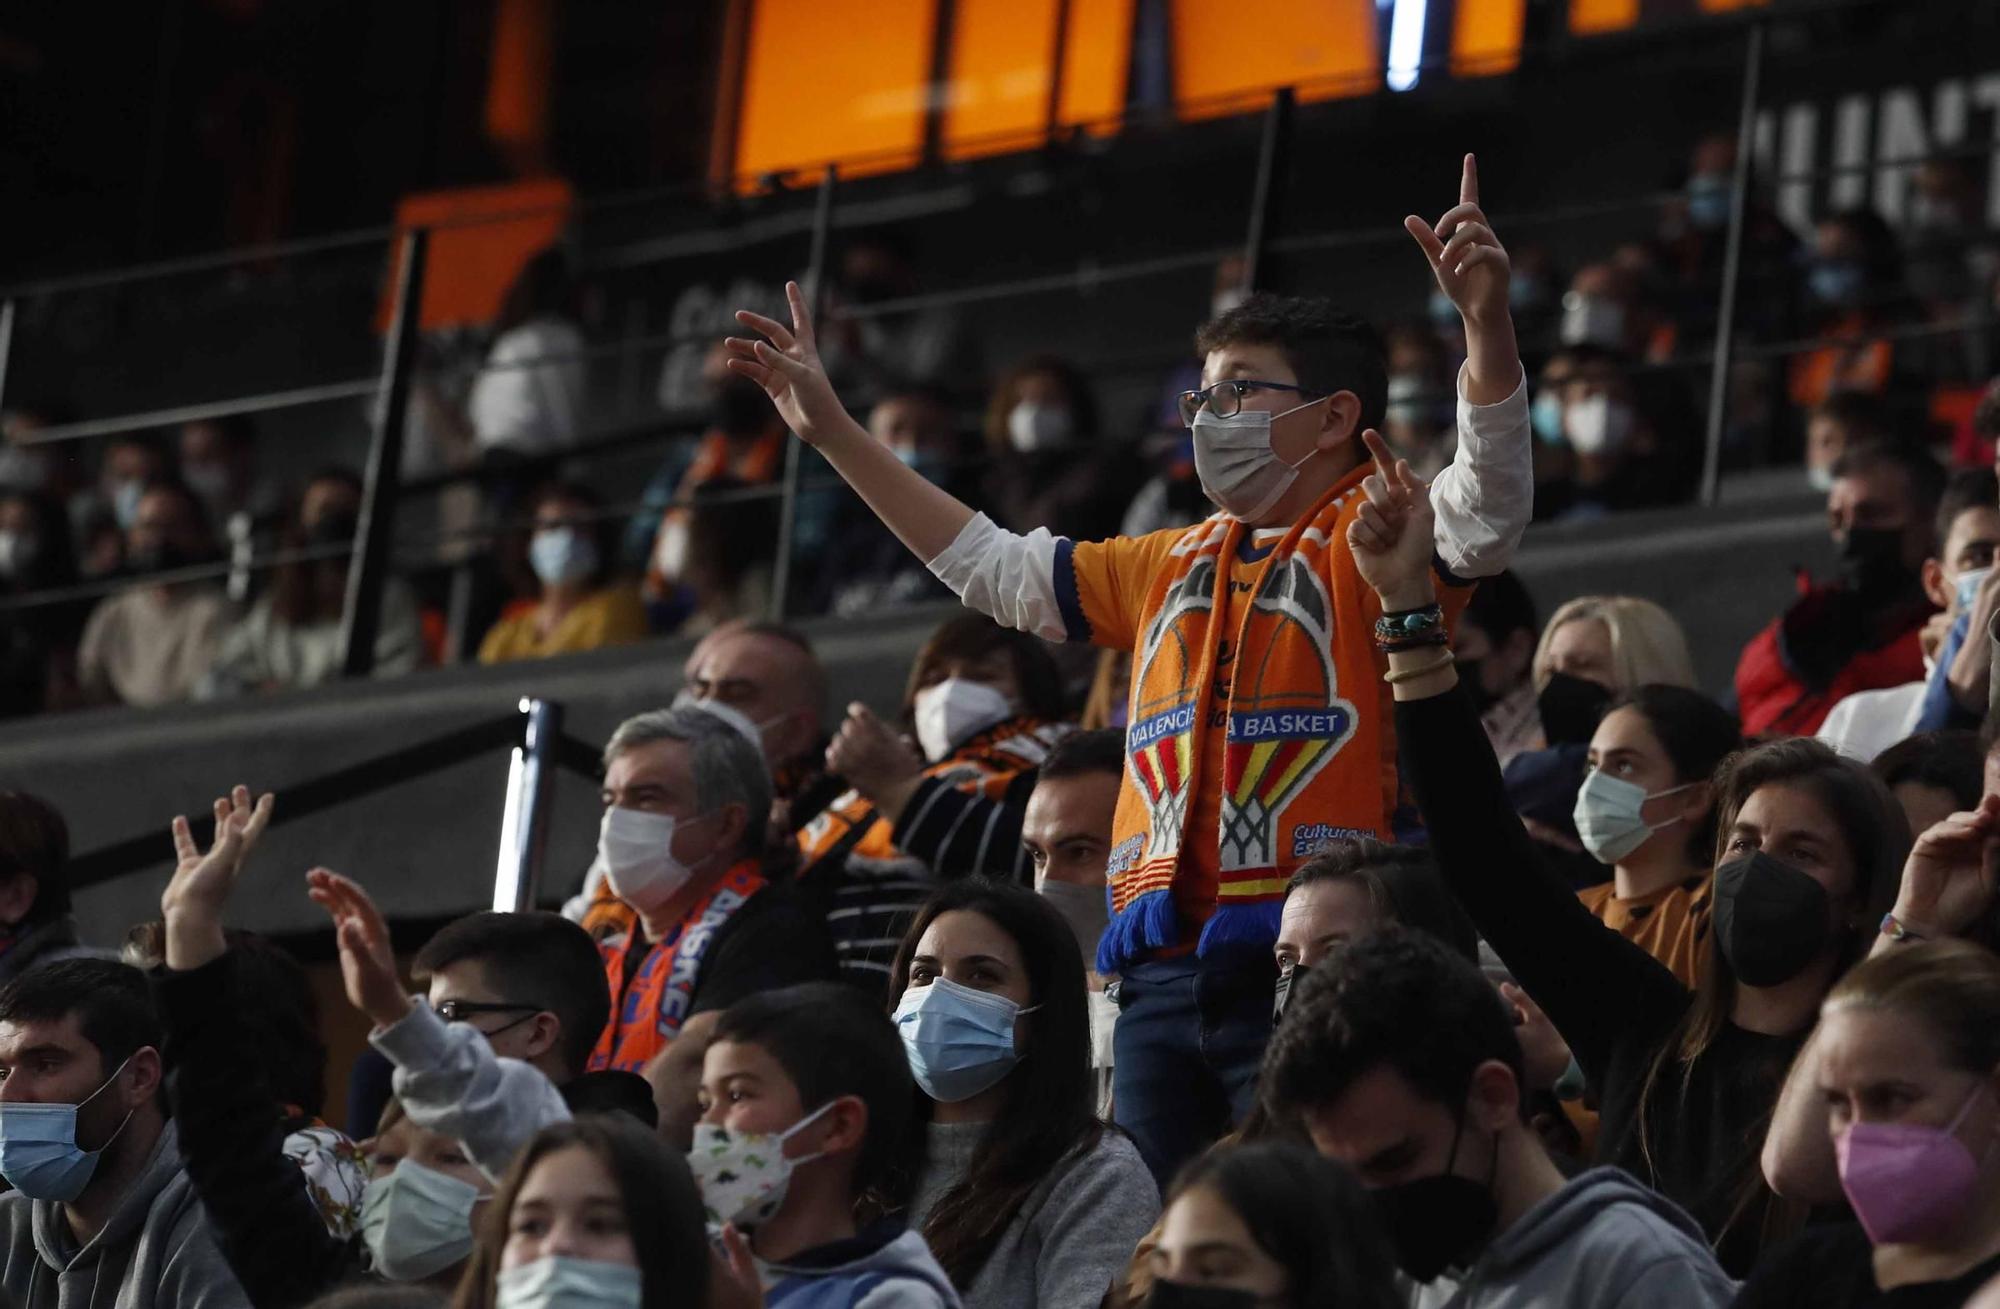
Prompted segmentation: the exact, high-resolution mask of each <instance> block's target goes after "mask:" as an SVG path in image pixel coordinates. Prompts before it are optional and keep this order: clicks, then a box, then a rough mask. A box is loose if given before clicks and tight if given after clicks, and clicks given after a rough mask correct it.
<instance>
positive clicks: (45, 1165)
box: [0, 1057, 132, 1204]
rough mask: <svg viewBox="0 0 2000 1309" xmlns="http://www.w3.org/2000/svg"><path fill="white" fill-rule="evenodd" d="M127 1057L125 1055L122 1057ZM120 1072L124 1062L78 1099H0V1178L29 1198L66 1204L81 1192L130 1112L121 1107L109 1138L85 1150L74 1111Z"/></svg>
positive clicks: (130, 1115)
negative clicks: (122, 1115)
mask: <svg viewBox="0 0 2000 1309" xmlns="http://www.w3.org/2000/svg"><path fill="white" fill-rule="evenodd" d="M131 1062H132V1061H131V1059H130V1058H129V1057H128V1058H127V1059H126V1060H125V1063H127V1064H129V1063H131ZM124 1071H125V1064H119V1065H118V1070H117V1072H114V1073H112V1074H111V1076H109V1077H107V1078H105V1079H104V1086H100V1087H98V1088H97V1089H96V1090H95V1091H92V1092H91V1093H90V1094H89V1095H87V1096H85V1097H83V1099H82V1101H80V1102H79V1103H77V1104H29V1103H26V1102H8V1103H0V1177H4V1178H6V1179H7V1184H8V1185H9V1186H11V1187H13V1188H14V1189H15V1190H16V1191H19V1192H20V1193H21V1194H22V1195H25V1196H27V1197H28V1198H29V1199H30V1200H50V1201H54V1202H56V1203H59V1204H67V1203H69V1202H70V1201H71V1200H74V1199H76V1197H78V1196H79V1195H82V1194H83V1188H84V1187H86V1186H89V1185H90V1179H91V1177H92V1175H94V1174H95V1173H96V1172H97V1161H98V1159H99V1158H101V1157H102V1156H103V1154H104V1152H105V1151H106V1150H108V1149H110V1148H111V1142H112V1141H116V1140H117V1139H118V1136H119V1133H120V1132H123V1131H124V1130H125V1124H126V1123H129V1122H131V1121H132V1113H131V1111H130V1110H127V1111H126V1114H125V1119H124V1122H121V1123H119V1124H118V1131H116V1132H113V1133H112V1134H111V1140H109V1141H106V1142H105V1143H104V1144H103V1145H101V1146H99V1147H98V1148H97V1149H95V1150H86V1149H84V1148H83V1147H82V1146H80V1145H78V1144H77V1143H76V1115H77V1111H78V1110H80V1109H82V1108H83V1106H84V1105H87V1104H89V1103H90V1102H91V1101H92V1100H95V1099H96V1098H97V1097H98V1096H100V1095H102V1094H103V1093H104V1087H105V1086H109V1085H111V1084H112V1083H113V1082H115V1081H117V1080H118V1074H119V1073H122V1072H124Z"/></svg>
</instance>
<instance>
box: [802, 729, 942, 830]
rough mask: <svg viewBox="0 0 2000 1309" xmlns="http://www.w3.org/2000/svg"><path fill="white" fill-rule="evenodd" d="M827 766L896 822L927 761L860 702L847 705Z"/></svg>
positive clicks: (829, 748) (921, 776) (827, 753)
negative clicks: (845, 715)
mask: <svg viewBox="0 0 2000 1309" xmlns="http://www.w3.org/2000/svg"><path fill="white" fill-rule="evenodd" d="M826 767H827V771H828V772H830V773H833V774H835V775H837V776H839V777H844V778H846V779H847V784H848V785H849V786H852V787H853V788H854V789H855V790H857V791H859V792H860V793H861V794H862V795H863V796H864V797H866V798H867V799H868V800H869V801H870V802H871V803H872V804H874V806H875V808H876V810H877V811H878V812H880V813H881V814H882V815H883V816H884V817H886V818H888V819H889V821H890V822H894V821H896V819H897V818H899V817H901V816H902V812H903V805H904V804H906V803H908V801H909V798H910V795H911V794H912V793H913V792H914V791H915V790H916V789H917V783H918V782H920V781H921V780H923V772H924V761H923V760H922V759H920V758H919V757H918V756H917V752H916V751H915V750H913V749H911V748H910V743H909V742H908V741H905V740H904V739H903V738H902V737H901V736H900V735H898V734H897V733H895V732H893V731H891V730H890V728H889V725H888V724H887V723H885V722H883V721H882V720H881V719H880V718H878V717H876V716H875V712H874V710H872V709H870V708H869V707H868V706H867V705H865V704H861V703H859V702H857V703H854V704H851V705H849V706H847V717H846V719H845V720H843V721H842V722H841V724H840V730H839V731H837V732H835V733H834V736H833V742H832V744H830V745H828V746H827V748H826Z"/></svg>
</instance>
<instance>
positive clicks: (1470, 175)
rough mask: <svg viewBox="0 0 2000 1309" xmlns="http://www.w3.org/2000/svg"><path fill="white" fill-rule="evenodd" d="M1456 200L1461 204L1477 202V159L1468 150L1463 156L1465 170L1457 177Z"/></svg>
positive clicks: (1474, 203)
mask: <svg viewBox="0 0 2000 1309" xmlns="http://www.w3.org/2000/svg"><path fill="white" fill-rule="evenodd" d="M1458 202H1459V203H1460V204H1462V205H1476V204H1478V203H1479V161H1478V160H1477V159H1475V158H1473V156H1472V155H1471V153H1470V152H1468V153H1467V154H1466V156H1465V171H1464V172H1463V173H1461V174H1460V175H1459V179H1458Z"/></svg>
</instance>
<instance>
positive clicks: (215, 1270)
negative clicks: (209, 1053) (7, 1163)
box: [0, 1122, 250, 1309]
mask: <svg viewBox="0 0 2000 1309" xmlns="http://www.w3.org/2000/svg"><path fill="white" fill-rule="evenodd" d="M178 1141H179V1138H178V1136H177V1134H176V1133H175V1130H174V1125H173V1124H172V1123H171V1122H169V1123H168V1124H167V1126H166V1130H165V1131H163V1132H161V1133H160V1140H159V1144H158V1145H157V1146H155V1147H154V1149H153V1156H152V1158H151V1159H150V1160H149V1161H148V1162H147V1164H146V1169H145V1171H144V1172H142V1173H140V1174H139V1176H138V1179H137V1180H136V1181H134V1182H133V1183H132V1186H131V1189H130V1190H128V1191H126V1193H125V1196H124V1198H123V1199H122V1200H120V1201H119V1203H118V1207H117V1208H116V1209H114V1210H113V1211H112V1213H111V1218H110V1221H109V1222H107V1223H105V1224H104V1230H103V1231H101V1232H99V1233H98V1234H97V1235H96V1236H95V1237H93V1238H91V1240H90V1241H89V1242H88V1243H87V1244H85V1245H83V1246H81V1247H79V1246H78V1245H77V1244H76V1238H75V1237H74V1236H73V1235H71V1233H70V1230H69V1220H68V1219H67V1218H65V1217H64V1216H63V1210H62V1206H61V1205H60V1204H56V1203H53V1202H51V1201H47V1200H30V1199H28V1197H26V1196H24V1195H22V1194H21V1193H20V1192H18V1191H10V1192H8V1193H7V1194H6V1195H0V1237H4V1239H5V1241H6V1247H5V1248H4V1249H0V1303H4V1304H6V1305H7V1306H8V1307H9V1309H155V1307H156V1306H157V1309H250V1298H249V1297H248V1296H247V1295H245V1294H244V1292H243V1288H242V1287H241V1286H239V1285H238V1284H237V1282H236V1276H235V1274H233V1273H231V1272H230V1271H229V1265H228V1264H227V1263H225V1262H224V1261H223V1258H222V1253H221V1251H219V1250H217V1249H216V1248H215V1241H214V1239H213V1238H212V1237H211V1235H210V1233H209V1228H208V1214H207V1213H206V1211H204V1210H203V1209H202V1207H201V1203H200V1201H198V1200H197V1199H196V1198H195V1193H194V1186H193V1185H192V1184H191V1183H190V1182H189V1181H188V1178H187V1174H186V1173H185V1172H183V1171H181V1156H180V1148H179V1144H178Z"/></svg>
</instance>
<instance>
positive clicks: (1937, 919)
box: [1895, 795, 2000, 936]
mask: <svg viewBox="0 0 2000 1309" xmlns="http://www.w3.org/2000/svg"><path fill="white" fill-rule="evenodd" d="M1996 878H2000V795H1989V796H1987V797H1986V798H1985V799H1984V800H1981V801H1980V802H1979V807H1978V808H1977V809H1973V810H1969V811H1967V812H1965V813H1958V814H1952V815H1951V816H1949V817H1947V818H1944V819H1941V820H1939V821H1938V823H1937V824H1936V825H1935V826H1933V827H1932V828H1931V829H1930V830H1929V831H1927V832H1925V833H1923V834H1922V835H1921V836H1919V837H1918V838H1917V842H1916V844H1915V845H1913V846H1911V847H1910V857H1909V860H1908V862H1906V863H1905V864H1904V865H1903V885H1902V889H1901V891H1900V892H1899V893H1898V894H1897V896H1896V908H1895V914H1896V919H1897V921H1898V922H1901V923H1902V924H1903V925H1904V926H1905V927H1907V928H1909V929H1910V930H1912V931H1914V932H1917V933H1919V934H1920V935H1923V936H1955V935H1957V934H1959V933H1960V932H1963V931H1965V930H1966V929H1967V928H1968V927H1970V926H1972V924H1973V923H1974V922H1976V921H1978V919H1979V917H1980V915H1982V914H1984V913H1985V912H1986V911H1987V910H1988V909H1990V908H1991V907H1992V905H1993V898H1994V890H1995V885H1996Z"/></svg>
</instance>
